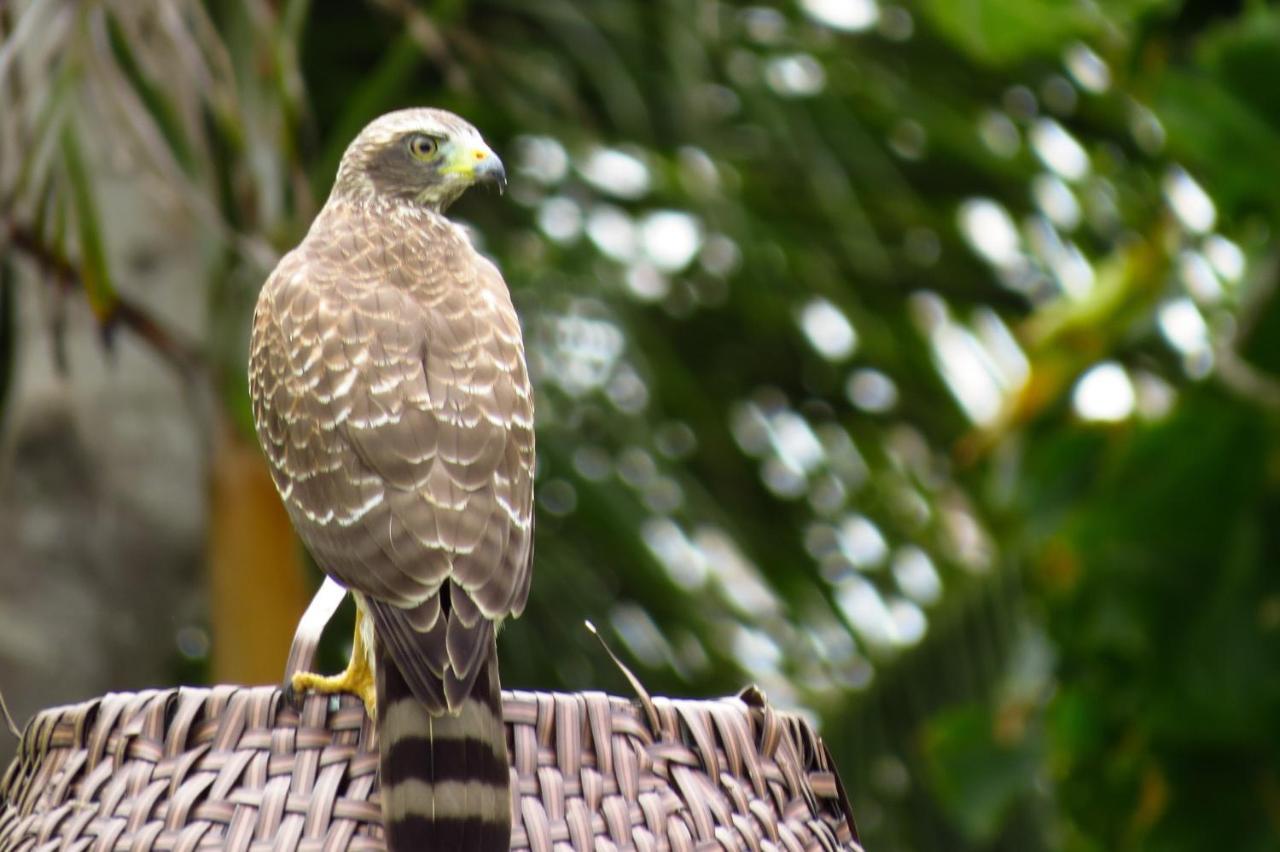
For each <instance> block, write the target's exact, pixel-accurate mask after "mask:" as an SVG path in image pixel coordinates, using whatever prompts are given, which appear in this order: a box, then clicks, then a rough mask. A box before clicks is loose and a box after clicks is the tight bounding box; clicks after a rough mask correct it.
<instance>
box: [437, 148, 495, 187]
mask: <svg viewBox="0 0 1280 852" xmlns="http://www.w3.org/2000/svg"><path fill="white" fill-rule="evenodd" d="M442 171H444V172H446V173H450V172H452V173H454V174H460V175H462V176H464V177H467V178H470V179H471V182H472V183H493V184H497V186H498V191H499V192H501V191H502V190H504V189H506V188H507V170H506V169H505V168H503V166H502V160H500V159H498V155H497V154H495V153H493V151H492V150H490V148H489V147H488V146H487V145H485V144H484V143H483V142H480V143H478V144H475V145H461V146H459V147H458V148H457V149H456V150H455V151H454V152H453V153H452V156H451V157H450V162H449V163H448V165H447V166H446V167H445V168H444V169H443V170H442Z"/></svg>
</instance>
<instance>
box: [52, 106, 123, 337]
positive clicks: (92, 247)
mask: <svg viewBox="0 0 1280 852" xmlns="http://www.w3.org/2000/svg"><path fill="white" fill-rule="evenodd" d="M62 160H63V162H64V163H65V164H66V167H67V178H68V179H69V181H70V183H71V198H72V202H73V207H74V209H75V218H76V232H77V235H78V236H79V239H80V284H81V286H82V287H83V288H84V294H85V297H86V298H87V299H88V300H89V307H90V308H92V309H93V313H94V316H96V317H97V318H98V322H99V323H103V324H105V323H106V322H108V321H109V320H110V318H111V315H112V312H113V311H114V310H115V306H116V292H115V286H114V285H113V283H112V281H111V273H110V270H109V269H108V268H107V255H106V251H105V249H104V248H103V239H102V228H101V225H100V223H99V219H98V209H97V204H96V203H95V201H94V197H93V186H92V184H91V182H90V177H89V173H88V171H87V170H86V168H85V163H84V157H83V155H82V154H81V151H80V143H79V141H78V140H77V139H76V135H75V133H74V131H73V130H72V129H71V128H70V127H68V128H67V129H65V130H64V131H63V133H62Z"/></svg>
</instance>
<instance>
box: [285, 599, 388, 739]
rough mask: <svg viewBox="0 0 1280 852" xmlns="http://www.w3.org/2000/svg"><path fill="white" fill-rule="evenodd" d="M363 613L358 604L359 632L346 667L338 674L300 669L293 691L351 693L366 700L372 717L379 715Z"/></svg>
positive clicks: (300, 692) (365, 705) (376, 691)
mask: <svg viewBox="0 0 1280 852" xmlns="http://www.w3.org/2000/svg"><path fill="white" fill-rule="evenodd" d="M363 622H364V613H363V612H362V611H361V609H360V608H359V607H356V635H355V639H354V640H353V641H352V644H351V660H350V662H348V663H347V670H346V671H344V672H343V673H342V674H339V675H331V676H329V677H326V676H324V675H319V674H316V673H315V672H298V673H297V674H295V675H294V676H293V684H292V685H293V691H294V692H295V693H297V694H299V695H301V694H302V693H304V692H308V691H310V692H319V693H322V694H325V695H330V694H333V693H335V692H349V693H352V694H353V695H358V696H359V697H360V700H361V701H363V702H364V709H365V710H366V711H368V713H369V718H371V719H374V718H377V698H378V690H377V685H376V684H375V682H374V676H373V669H371V668H370V667H369V649H368V646H367V645H366V644H365V641H364V629H363V628H364V624H363Z"/></svg>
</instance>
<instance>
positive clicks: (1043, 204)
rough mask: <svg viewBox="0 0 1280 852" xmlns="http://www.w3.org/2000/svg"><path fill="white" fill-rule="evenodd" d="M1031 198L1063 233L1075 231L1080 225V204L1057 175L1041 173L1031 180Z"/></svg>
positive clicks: (1069, 188)
mask: <svg viewBox="0 0 1280 852" xmlns="http://www.w3.org/2000/svg"><path fill="white" fill-rule="evenodd" d="M1031 197H1032V198H1033V199H1034V200H1035V202H1036V206H1037V207H1039V208H1040V210H1041V211H1043V213H1044V215H1046V216H1048V217H1049V220H1050V221H1051V222H1053V224H1055V225H1057V226H1058V227H1059V228H1062V229H1063V230H1064V231H1071V230H1075V227H1076V226H1077V225H1079V224H1080V202H1079V201H1077V200H1076V195H1075V193H1074V192H1072V191H1071V187H1069V186H1067V184H1066V181H1064V180H1063V179H1062V178H1060V177H1058V176H1057V175H1054V174H1047V173H1041V174H1038V175H1036V176H1035V177H1034V178H1032V180H1031Z"/></svg>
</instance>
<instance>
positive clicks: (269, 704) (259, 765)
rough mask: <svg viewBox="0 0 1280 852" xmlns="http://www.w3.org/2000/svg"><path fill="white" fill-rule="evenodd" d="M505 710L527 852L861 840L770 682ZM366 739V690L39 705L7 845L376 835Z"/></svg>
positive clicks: (19, 759)
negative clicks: (772, 695) (687, 695)
mask: <svg viewBox="0 0 1280 852" xmlns="http://www.w3.org/2000/svg"><path fill="white" fill-rule="evenodd" d="M296 650H297V649H296V647H295V651H296ZM302 656H303V657H306V656H309V654H303V655H302ZM297 657H298V655H297V654H295V659H294V662H293V663H292V664H291V665H297V664H298V663H299V662H305V659H304V660H301V661H299V660H298V659H296V658H297ZM503 710H504V713H505V716H506V721H507V729H508V735H509V737H510V739H509V746H510V753H511V758H512V770H511V771H512V782H513V797H514V798H515V801H513V808H514V810H513V813H514V815H515V820H514V830H513V834H512V839H511V845H512V848H513V849H532V850H548V852H551V850H555V852H567V850H579V852H586V850H610V849H632V848H634V849H640V850H660V849H671V850H694V849H697V850H702V849H708V850H710V849H744V850H747V849H749V850H772V849H779V850H781V849H785V850H802V849H804V850H809V849H813V850H818V849H821V850H836V849H843V850H860V849H861V847H860V846H859V845H858V843H857V834H856V830H855V828H854V824H853V817H852V814H851V812H850V810H849V805H848V802H847V800H846V798H845V795H844V792H843V790H842V789H841V786H840V781H839V778H838V777H837V776H836V773H835V770H834V768H833V766H832V763H831V758H830V755H829V754H828V753H827V750H826V748H825V747H824V746H823V744H822V742H821V740H820V739H819V738H818V737H817V736H816V735H815V734H814V732H813V730H812V729H811V728H810V727H809V726H808V725H807V724H806V723H805V722H804V721H803V720H801V719H799V718H797V717H795V716H790V715H787V714H783V713H778V712H776V711H774V710H773V709H772V708H771V707H770V706H769V705H768V703H767V702H766V701H765V700H764V699H763V696H762V695H761V694H760V693H759V692H758V691H754V690H748V691H746V692H744V693H743V694H742V695H740V696H738V697H736V698H725V699H720V700H715V701H682V700H672V699H663V698H655V699H648V698H647V697H646V698H645V699H643V700H641V701H640V702H638V703H637V702H631V701H627V700H624V699H622V698H617V697H612V696H608V695H604V694H601V693H574V694H565V693H548V692H506V693H504V694H503ZM372 739H373V736H372V728H371V725H370V724H369V720H368V718H367V717H366V716H365V713H364V708H363V706H362V705H361V704H360V702H359V701H358V700H357V699H355V698H353V697H351V696H341V697H339V696H332V697H326V696H309V697H308V698H307V699H306V700H305V701H304V702H303V703H302V707H301V710H297V709H295V708H294V707H293V706H291V705H290V704H289V702H287V701H284V700H283V699H282V693H281V691H280V690H279V689H277V688H274V687H235V686H218V687H214V688H212V689H187V688H183V689H170V690H154V691H147V692H138V693H114V694H110V695H106V696H103V697H101V698H97V699H94V700H92V701H87V702H85V703H83V704H76V705H72V706H68V707H59V708H54V709H50V710H45V711H43V712H41V713H39V714H38V715H37V716H36V717H35V718H34V719H33V720H32V721H31V722H30V724H29V725H28V726H27V729H26V732H25V733H24V734H23V736H22V742H21V744H20V746H19V750H18V754H17V756H16V757H15V758H14V761H13V763H12V764H11V765H10V766H9V768H8V770H7V771H6V772H5V774H4V778H3V780H2V781H0V852H26V851H27V850H55V849H57V850H131V852H145V850H162V849H163V850H193V849H229V850H255V851H256V850H316V852H319V850H343V849H350V850H374V849H382V848H384V847H383V840H382V825H381V821H382V820H381V812H380V810H379V803H378V784H377V766H378V756H377V748H376V743H374V742H372Z"/></svg>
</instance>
